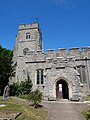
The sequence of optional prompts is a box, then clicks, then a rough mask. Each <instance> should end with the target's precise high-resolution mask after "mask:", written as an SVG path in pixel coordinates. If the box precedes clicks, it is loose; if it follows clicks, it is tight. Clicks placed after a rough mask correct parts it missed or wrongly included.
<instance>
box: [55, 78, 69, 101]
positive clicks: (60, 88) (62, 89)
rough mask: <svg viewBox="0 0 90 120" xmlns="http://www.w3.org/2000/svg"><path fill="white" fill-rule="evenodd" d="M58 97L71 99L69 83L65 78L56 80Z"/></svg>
mask: <svg viewBox="0 0 90 120" xmlns="http://www.w3.org/2000/svg"><path fill="white" fill-rule="evenodd" d="M56 99H69V89H68V83H67V82H66V81H65V80H63V79H61V80H58V81H57V82H56Z"/></svg>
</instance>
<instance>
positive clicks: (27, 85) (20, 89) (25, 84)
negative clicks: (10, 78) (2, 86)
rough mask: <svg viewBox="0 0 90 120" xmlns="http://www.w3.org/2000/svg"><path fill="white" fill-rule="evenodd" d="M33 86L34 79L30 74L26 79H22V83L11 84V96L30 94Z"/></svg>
mask: <svg viewBox="0 0 90 120" xmlns="http://www.w3.org/2000/svg"><path fill="white" fill-rule="evenodd" d="M31 88H32V81H31V80H30V78H29V76H28V79H27V80H26V81H21V83H19V82H17V83H13V84H12V85H10V95H11V96H22V95H25V94H29V93H30V92H31Z"/></svg>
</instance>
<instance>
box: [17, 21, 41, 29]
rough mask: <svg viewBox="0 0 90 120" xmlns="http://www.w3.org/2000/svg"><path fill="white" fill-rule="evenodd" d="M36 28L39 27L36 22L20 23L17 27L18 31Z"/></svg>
mask: <svg viewBox="0 0 90 120" xmlns="http://www.w3.org/2000/svg"><path fill="white" fill-rule="evenodd" d="M36 28H39V24H38V22H35V23H32V24H20V25H19V27H18V31H20V30H27V29H36Z"/></svg>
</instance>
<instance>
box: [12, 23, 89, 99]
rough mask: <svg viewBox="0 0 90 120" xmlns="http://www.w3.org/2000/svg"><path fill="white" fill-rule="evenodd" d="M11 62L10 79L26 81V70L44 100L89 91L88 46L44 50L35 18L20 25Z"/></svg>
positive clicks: (81, 94)
mask: <svg viewBox="0 0 90 120" xmlns="http://www.w3.org/2000/svg"><path fill="white" fill-rule="evenodd" d="M47 44H48V43H47ZM13 63H14V64H15V65H16V69H15V70H16V74H15V77H14V79H13V81H14V82H18V81H19V82H21V81H25V80H27V74H28V75H29V76H30V78H31V80H32V83H33V87H32V91H34V90H36V89H39V90H40V91H41V92H42V93H43V98H44V99H45V100H57V99H72V100H73V99H77V98H78V99H82V98H83V97H84V96H85V95H87V94H89V92H90V47H89V46H88V47H83V48H82V49H79V48H70V49H69V50H68V51H67V50H66V49H65V48H59V49H58V52H55V50H54V49H48V50H47V51H46V52H44V50H43V45H42V32H41V30H40V27H39V23H38V22H35V23H32V24H26V25H25V24H21V25H19V27H18V33H17V36H16V44H15V48H14V50H13Z"/></svg>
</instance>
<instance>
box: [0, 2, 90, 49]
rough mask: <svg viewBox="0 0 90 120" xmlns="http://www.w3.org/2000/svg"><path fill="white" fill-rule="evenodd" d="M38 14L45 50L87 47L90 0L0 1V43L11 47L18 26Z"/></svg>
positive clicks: (89, 38)
mask: <svg viewBox="0 0 90 120" xmlns="http://www.w3.org/2000/svg"><path fill="white" fill-rule="evenodd" d="M37 16H38V21H39V24H40V28H41V31H42V38H43V43H44V49H45V51H46V49H51V48H52V49H55V50H57V49H58V48H67V49H69V48H71V47H80V48H81V47H83V46H90V0H0V44H1V45H2V46H3V47H5V48H7V49H13V47H14V45H15V40H16V34H17V31H18V25H19V24H22V23H24V24H28V23H33V22H36V17H37Z"/></svg>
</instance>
